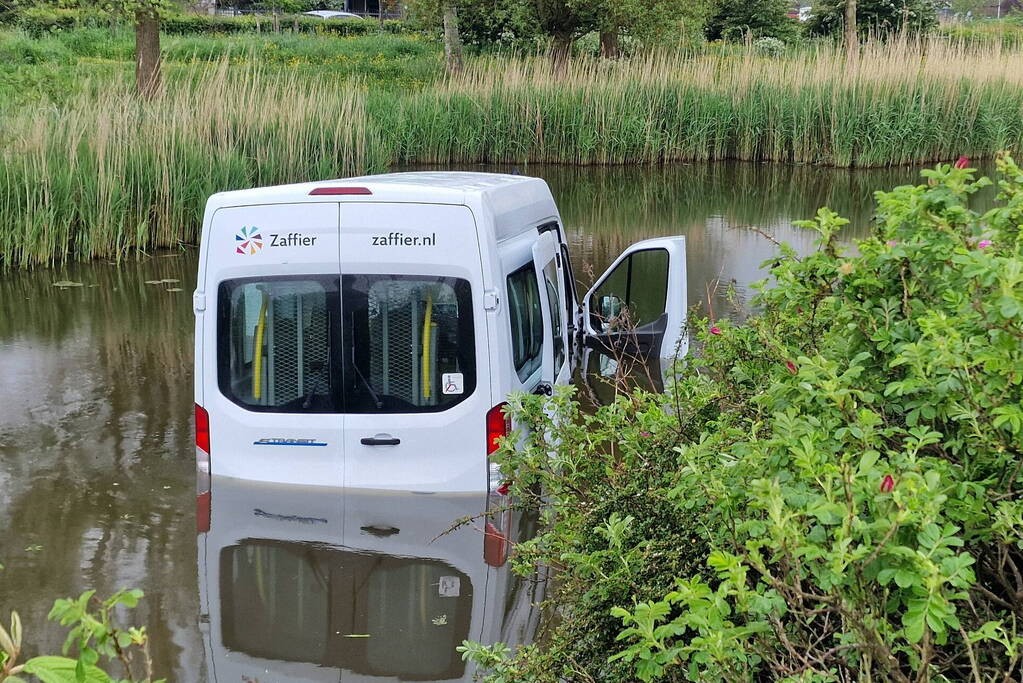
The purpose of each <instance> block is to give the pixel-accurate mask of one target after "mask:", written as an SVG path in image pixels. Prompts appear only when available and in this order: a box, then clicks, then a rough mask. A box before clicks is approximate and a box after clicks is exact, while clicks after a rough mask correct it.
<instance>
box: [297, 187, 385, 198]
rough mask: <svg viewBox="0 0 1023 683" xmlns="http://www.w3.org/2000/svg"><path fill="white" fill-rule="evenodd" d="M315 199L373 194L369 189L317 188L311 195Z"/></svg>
mask: <svg viewBox="0 0 1023 683" xmlns="http://www.w3.org/2000/svg"><path fill="white" fill-rule="evenodd" d="M309 194H310V195H311V196H313V197H319V196H322V195H339V194H340V195H346V194H348V195H350V194H373V193H372V192H370V191H369V188H368V187H317V188H315V189H314V190H313V191H312V192H310V193H309Z"/></svg>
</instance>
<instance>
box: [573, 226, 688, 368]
mask: <svg viewBox="0 0 1023 683" xmlns="http://www.w3.org/2000/svg"><path fill="white" fill-rule="evenodd" d="M687 304H688V299H687V290H686V242H685V238H684V237H681V236H678V237H660V238H656V239H651V240H644V241H642V242H637V243H636V244H633V245H632V246H630V247H629V248H628V249H626V250H625V251H624V252H622V253H621V255H619V256H618V258H617V259H615V261H614V263H612V264H611V267H610V268H608V269H607V270H606V271H604V274H603V275H601V276H600V278H599V279H598V280H597V282H596V284H595V285H593V287H592V288H591V289H590V291H588V292H587V293H586V296H585V297H584V298H583V320H582V329H583V331H584V335H585V341H586V344H587V345H589V346H591V347H593V348H598V349H602V350H603V351H605V352H608V353H611V354H614V355H622V354H628V355H639V356H647V357H651V356H652V357H656V358H662V359H675V358H681V357H683V356H685V355H686V353H687V352H688V350H689V340H688V335H687V333H686V306H687Z"/></svg>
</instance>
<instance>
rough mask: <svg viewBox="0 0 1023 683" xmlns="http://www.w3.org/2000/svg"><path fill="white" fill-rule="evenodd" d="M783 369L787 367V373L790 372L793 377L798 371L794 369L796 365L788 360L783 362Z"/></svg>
mask: <svg viewBox="0 0 1023 683" xmlns="http://www.w3.org/2000/svg"><path fill="white" fill-rule="evenodd" d="M785 367H787V368H788V369H789V372H791V373H792V374H793V375H795V374H796V373H798V372H799V369H798V368H797V367H796V364H795V363H793V362H792V361H790V360H787V361H785Z"/></svg>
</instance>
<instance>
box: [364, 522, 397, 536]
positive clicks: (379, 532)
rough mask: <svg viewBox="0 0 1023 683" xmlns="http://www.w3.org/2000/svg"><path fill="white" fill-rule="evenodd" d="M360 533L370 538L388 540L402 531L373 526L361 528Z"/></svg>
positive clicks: (391, 527)
mask: <svg viewBox="0 0 1023 683" xmlns="http://www.w3.org/2000/svg"><path fill="white" fill-rule="evenodd" d="M359 531H361V532H362V533H364V534H369V535H370V536H376V537H377V538H387V537H388V536H393V535H395V534H397V533H399V532H400V531H401V530H400V529H399V528H398V527H393V526H384V525H382V524H371V525H369V526H360V527H359Z"/></svg>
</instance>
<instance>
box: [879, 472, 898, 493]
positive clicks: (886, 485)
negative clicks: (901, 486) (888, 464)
mask: <svg viewBox="0 0 1023 683" xmlns="http://www.w3.org/2000/svg"><path fill="white" fill-rule="evenodd" d="M894 488H895V479H894V478H893V477H892V475H890V474H886V475H884V479H882V480H881V493H891V492H892V489H894Z"/></svg>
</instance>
